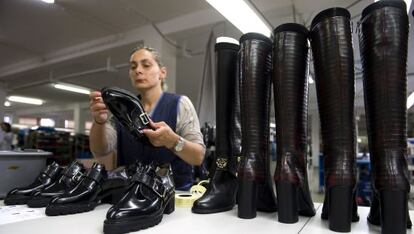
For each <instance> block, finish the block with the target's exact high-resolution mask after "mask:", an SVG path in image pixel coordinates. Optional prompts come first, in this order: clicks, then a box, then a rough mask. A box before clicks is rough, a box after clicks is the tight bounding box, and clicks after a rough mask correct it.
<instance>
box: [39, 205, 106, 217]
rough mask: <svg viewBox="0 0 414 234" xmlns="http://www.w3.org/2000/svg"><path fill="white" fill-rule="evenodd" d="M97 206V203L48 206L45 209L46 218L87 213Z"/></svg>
mask: <svg viewBox="0 0 414 234" xmlns="http://www.w3.org/2000/svg"><path fill="white" fill-rule="evenodd" d="M97 205H98V202H87V203H68V204H49V205H48V206H47V207H46V211H45V213H46V215H47V216H57V215H68V214H77V213H83V212H88V211H91V210H93V209H95V207H96V206H97Z"/></svg>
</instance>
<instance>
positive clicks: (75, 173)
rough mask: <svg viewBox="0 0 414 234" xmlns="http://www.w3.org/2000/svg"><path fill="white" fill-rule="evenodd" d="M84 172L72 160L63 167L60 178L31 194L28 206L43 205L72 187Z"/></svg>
mask: <svg viewBox="0 0 414 234" xmlns="http://www.w3.org/2000/svg"><path fill="white" fill-rule="evenodd" d="M83 172H84V167H83V165H82V164H80V163H78V162H77V161H73V162H72V163H71V164H70V165H69V166H68V167H67V168H65V169H64V170H63V171H62V173H61V175H60V178H59V179H58V180H57V181H55V182H54V183H52V184H50V185H49V186H47V187H45V188H44V189H43V190H42V191H38V192H36V193H34V194H33V196H32V198H31V199H30V200H29V201H28V202H27V206H29V207H34V208H36V207H45V206H47V205H48V204H49V202H50V201H51V200H52V199H53V198H54V197H57V196H60V195H62V194H63V193H65V191H68V190H70V189H72V188H74V187H75V186H76V185H77V184H78V183H79V181H80V178H81V177H82V175H83Z"/></svg>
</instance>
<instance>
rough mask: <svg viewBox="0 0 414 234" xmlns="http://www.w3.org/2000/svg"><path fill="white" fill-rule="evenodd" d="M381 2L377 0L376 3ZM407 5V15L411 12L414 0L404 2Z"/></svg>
mask: <svg viewBox="0 0 414 234" xmlns="http://www.w3.org/2000/svg"><path fill="white" fill-rule="evenodd" d="M378 1H379V0H375V2H378ZM404 2H405V4H406V5H407V13H408V12H410V8H411V2H412V0H404Z"/></svg>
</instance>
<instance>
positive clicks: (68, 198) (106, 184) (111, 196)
mask: <svg viewBox="0 0 414 234" xmlns="http://www.w3.org/2000/svg"><path fill="white" fill-rule="evenodd" d="M126 186H127V180H125V179H124V178H113V179H108V176H107V172H106V170H105V166H104V165H102V164H98V163H94V164H93V165H92V167H91V168H90V169H89V170H88V171H87V172H86V174H85V175H83V176H82V178H81V180H80V182H79V183H78V184H77V185H76V186H75V187H74V188H73V189H71V190H69V191H66V192H65V193H64V194H62V195H60V196H57V197H55V198H53V199H52V200H51V201H50V203H49V205H48V206H47V207H46V215H48V216H56V215H66V214H75V213H82V212H87V211H91V210H93V209H95V207H96V206H97V205H98V204H100V203H105V202H109V203H115V202H116V201H117V200H119V199H120V196H121V195H122V194H123V193H124V192H125V189H126Z"/></svg>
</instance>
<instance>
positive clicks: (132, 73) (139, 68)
mask: <svg viewBox="0 0 414 234" xmlns="http://www.w3.org/2000/svg"><path fill="white" fill-rule="evenodd" d="M129 64H130V67H129V68H130V69H129V78H130V79H131V83H132V85H133V86H134V87H135V89H137V90H138V91H139V92H145V91H146V90H150V89H153V88H154V87H157V86H159V87H160V88H161V81H162V80H163V79H164V78H165V77H166V74H167V70H166V68H165V67H162V68H160V66H159V65H158V63H157V62H156V61H155V59H154V55H153V54H152V53H151V52H150V51H148V50H146V49H140V50H138V51H135V53H133V54H132V55H131V59H130V61H129Z"/></svg>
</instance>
